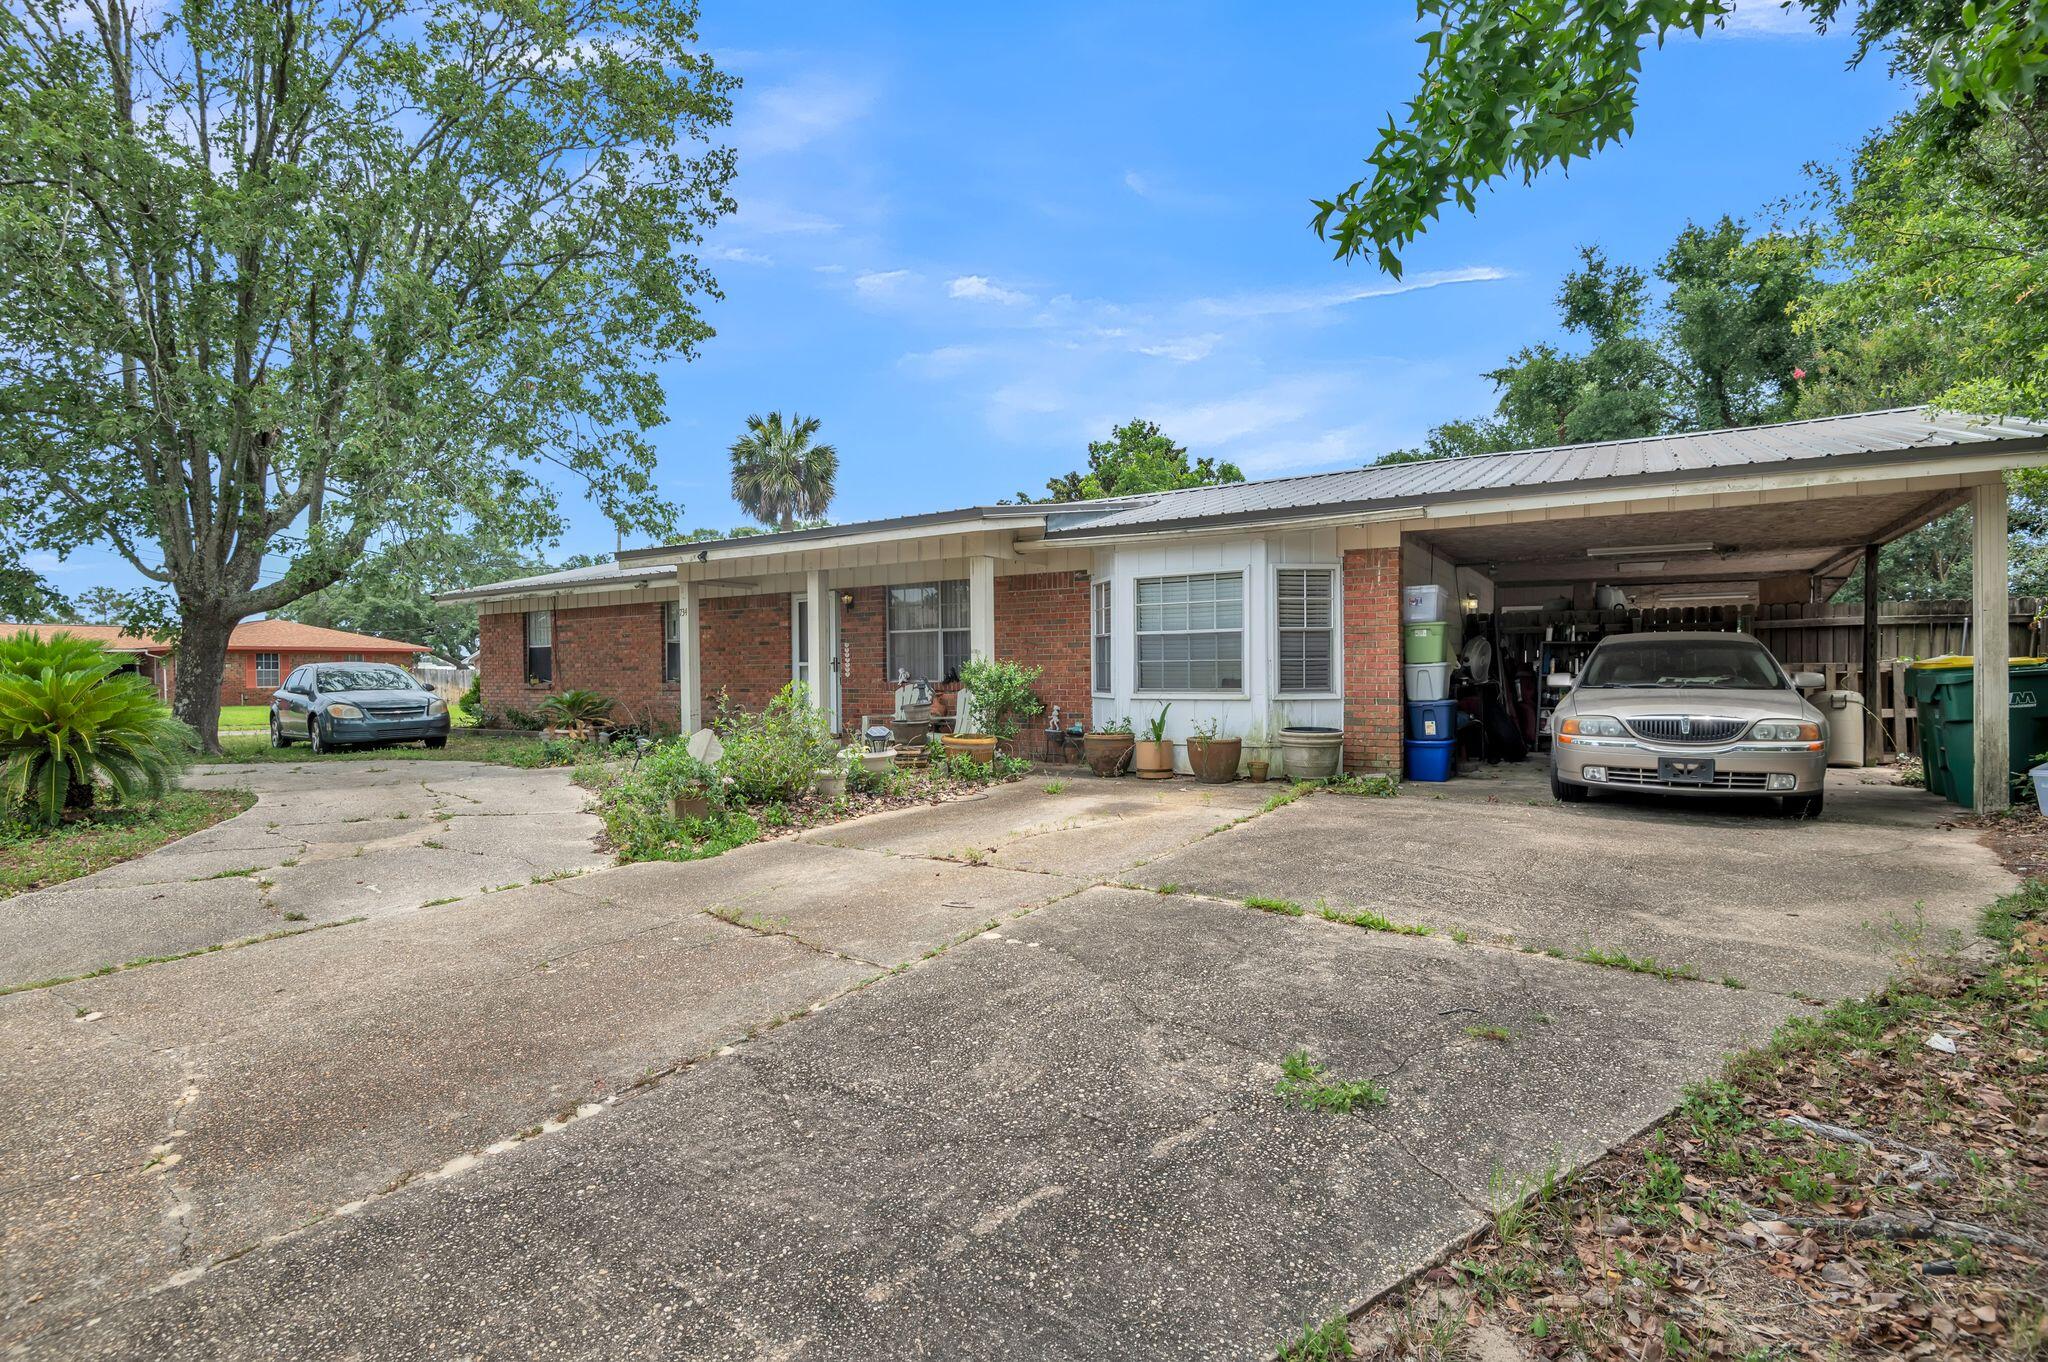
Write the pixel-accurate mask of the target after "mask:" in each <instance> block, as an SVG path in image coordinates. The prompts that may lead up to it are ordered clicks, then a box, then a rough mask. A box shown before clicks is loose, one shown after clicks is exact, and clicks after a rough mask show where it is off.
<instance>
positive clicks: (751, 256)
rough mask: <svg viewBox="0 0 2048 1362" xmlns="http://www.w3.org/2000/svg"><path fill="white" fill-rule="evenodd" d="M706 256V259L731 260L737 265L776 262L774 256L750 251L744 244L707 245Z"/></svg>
mask: <svg viewBox="0 0 2048 1362" xmlns="http://www.w3.org/2000/svg"><path fill="white" fill-rule="evenodd" d="M704 258H705V259H706V260H730V261H731V262H732V263H733V264H735V265H772V264H774V263H775V261H774V259H773V257H770V256H765V255H763V254H761V253H760V252H759V251H750V250H748V249H747V248H746V247H744V246H706V247H705V248H704Z"/></svg>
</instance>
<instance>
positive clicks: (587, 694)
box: [540, 687, 612, 729]
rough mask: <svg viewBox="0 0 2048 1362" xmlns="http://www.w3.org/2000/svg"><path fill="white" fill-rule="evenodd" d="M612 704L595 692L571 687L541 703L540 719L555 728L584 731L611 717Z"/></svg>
mask: <svg viewBox="0 0 2048 1362" xmlns="http://www.w3.org/2000/svg"><path fill="white" fill-rule="evenodd" d="M611 712H612V702H611V700H610V699H609V698H608V697H606V696H603V695H599V694H598V693H597V692H596V691H594V690H579V689H576V688H575V687H571V688H570V689H568V690H563V691H558V692H556V693H555V694H553V695H550V696H549V697H548V698H547V699H545V700H543V701H541V702H540V717H541V718H542V719H544V720H546V721H547V722H548V724H549V725H550V726H552V727H555V728H570V729H584V728H591V727H594V726H596V725H598V724H602V723H603V722H604V721H605V720H606V719H607V718H609V717H610V716H611Z"/></svg>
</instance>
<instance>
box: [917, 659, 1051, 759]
mask: <svg viewBox="0 0 2048 1362" xmlns="http://www.w3.org/2000/svg"><path fill="white" fill-rule="evenodd" d="M1041 670H1042V669H1041V668H1038V667H1027V666H1025V665H1024V664H1023V663H1021V662H1003V661H995V660H991V659H988V658H982V657H977V658H974V659H972V660H971V661H969V662H966V663H964V664H962V666H961V668H960V685H961V687H962V689H963V690H965V691H966V692H967V694H968V695H970V696H972V697H973V698H972V699H971V700H970V701H969V705H970V706H971V712H969V709H968V708H963V709H962V710H961V719H960V722H961V723H963V724H964V723H968V722H970V721H971V722H972V723H973V724H974V728H973V729H971V730H970V731H968V732H965V733H951V734H947V735H946V736H944V737H943V738H941V739H940V741H941V742H942V743H943V744H944V746H945V748H946V751H947V753H948V754H949V755H952V754H957V753H965V754H966V755H968V756H971V757H973V758H974V759H975V760H976V761H978V762H981V763H982V764H983V765H987V764H988V763H989V762H992V761H994V760H995V755H996V752H997V750H998V749H1002V750H1007V751H1009V752H1012V753H1014V752H1015V751H1016V748H1017V730H1018V729H1019V728H1020V727H1022V721H1023V720H1025V719H1029V718H1031V717H1032V716H1033V715H1035V714H1039V713H1042V712H1044V710H1045V704H1044V702H1043V701H1041V700H1040V699H1039V698H1038V693H1037V692H1036V691H1035V690H1033V689H1032V687H1033V686H1035V685H1037V684H1038V677H1039V674H1040V672H1041Z"/></svg>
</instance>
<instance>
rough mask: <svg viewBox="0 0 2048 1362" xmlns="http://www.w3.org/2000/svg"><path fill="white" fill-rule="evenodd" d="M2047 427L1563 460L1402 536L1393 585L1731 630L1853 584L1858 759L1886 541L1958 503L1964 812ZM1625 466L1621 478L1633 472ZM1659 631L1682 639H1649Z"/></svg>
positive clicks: (1512, 604)
mask: <svg viewBox="0 0 2048 1362" xmlns="http://www.w3.org/2000/svg"><path fill="white" fill-rule="evenodd" d="M2043 435H2044V430H2043V428H2041V427H2038V426H2032V425H2028V424H2024V423H2021V424H2014V423H1996V424H1991V423H1985V422H1982V421H1978V420H1972V419H1968V418H1951V419H1949V420H1947V421H1944V420H1943V419H1942V418H1941V417H1939V416H1936V415H1933V414H1930V413H1926V412H1923V411H1921V410H1918V409H1915V410H1912V411H1904V412H1894V413H1870V414H1866V415H1863V416H1857V417H1848V418H1839V419H1838V420H1837V421H1833V422H1801V423H1794V424H1788V425H1781V426H1772V427H1761V428H1752V429H1749V430H1738V431H1720V432H1709V433H1705V434H1702V435H1696V436H1683V437H1664V438H1662V439H1654V440H1646V441H1624V442H1616V443H1613V444H1608V445H1588V446H1577V447H1574V448H1573V449H1571V450H1569V451H1559V453H1570V454H1572V455H1574V456H1576V457H1577V459H1578V460H1579V461H1580V462H1581V464H1582V466H1581V467H1580V468H1577V469H1574V470H1572V471H1573V472H1576V473H1577V474H1578V476H1577V477H1575V478H1573V479H1571V485H1570V486H1568V487H1564V488H1554V489H1545V490H1543V491H1540V492H1539V491H1535V490H1534V489H1531V490H1530V491H1528V492H1523V493H1520V494H1515V495H1511V496H1505V497H1500V498H1497V499H1493V500H1492V501H1490V502H1477V501H1475V499H1474V498H1472V497H1469V496H1455V495H1454V496H1446V497H1444V498H1443V499H1441V500H1436V501H1433V502H1432V503H1431V504H1429V505H1427V506H1425V507H1423V508H1421V515H1420V518H1419V519H1415V520H1409V521H1406V522H1404V523H1403V524H1402V526H1401V531H1402V551H1403V561H1404V576H1407V577H1409V578H1411V579H1412V578H1414V577H1415V576H1416V575H1417V574H1418V573H1426V574H1428V576H1429V577H1430V578H1433V579H1435V580H1439V581H1444V582H1446V583H1455V589H1456V594H1457V595H1458V596H1460V597H1462V598H1463V599H1465V600H1466V601H1468V602H1473V603H1479V602H1484V606H1485V608H1489V609H1494V610H1501V611H1505V612H1513V611H1514V610H1515V609H1516V608H1517V607H1536V606H1543V605H1549V606H1551V607H1553V608H1558V607H1570V608H1573V609H1574V610H1576V611H1580V612H1584V611H1587V610H1591V609H1593V608H1594V607H1595V606H1596V604H1600V603H1604V602H1606V601H1609V600H1611V599H1612V598H1611V597H1609V596H1607V595H1606V593H1605V592H1604V591H1602V590H1601V589H1602V588H1619V589H1620V591H1621V592H1622V593H1623V595H1624V596H1625V597H1626V599H1627V600H1628V602H1629V603H1630V605H1631V606H1634V607H1640V608H1644V609H1651V608H1662V609H1661V610H1660V618H1664V619H1684V620H1686V621H1688V623H1689V622H1690V621H1692V620H1693V619H1697V620H1698V621H1699V623H1698V624H1697V626H1696V627H1701V628H1709V629H1720V628H1728V627H1739V626H1740V624H1742V623H1746V622H1747V621H1749V620H1751V619H1753V618H1754V615H1755V611H1756V609H1757V607H1759V606H1771V605H1787V604H1796V603H1805V602H1816V603H1817V602H1824V601H1826V600H1828V599H1829V598H1830V597H1831V596H1832V595H1833V594H1834V593H1835V592H1836V591H1838V590H1839V589H1840V588H1841V587H1842V585H1843V584H1844V583H1845V582H1847V581H1848V580H1849V579H1850V578H1851V577H1852V576H1853V575H1854V574H1855V572H1856V569H1858V568H1859V567H1860V568H1861V569H1862V570H1863V571H1862V596H1861V600H1862V605H1863V630H1862V636H1863V666H1862V668H1861V676H1862V686H1863V701H1864V711H1865V720H1864V721H1865V726H1866V727H1865V731H1866V734H1867V739H1866V748H1867V750H1870V751H1875V750H1877V732H1876V729H1877V725H1878V718H1877V712H1878V708H1879V700H1878V695H1877V684H1878V672H1879V668H1878V655H1877V649H1878V627H1877V625H1878V604H1879V602H1880V600H1881V599H1882V598H1883V591H1884V583H1883V581H1882V578H1881V574H1880V573H1879V572H1878V570H1877V565H1878V551H1879V549H1880V548H1882V547H1883V546H1884V545H1885V544H1888V543H1890V542H1891V541H1893V540H1895V539H1897V538H1899V537H1900V536H1902V535H1905V534H1908V533H1910V532H1911V531H1913V530H1916V529H1918V528H1920V527H1921V526H1923V525H1925V524H1927V523H1928V522H1930V521H1932V520H1934V519H1936V518H1937V517H1940V516H1942V515H1944V514H1946V513H1948V512H1949V511H1951V510H1954V509H1955V508H1957V507H1959V506H1967V507H1969V509H1970V514H1971V517H1972V520H1973V525H1974V534H1973V556H1972V564H1971V566H1972V583H1973V590H1974V614H1975V618H1976V619H1979V620H1991V621H1996V624H1995V625H1994V626H1993V627H1990V628H1984V629H1973V630H1972V634H1971V637H1972V640H1973V645H1974V647H1973V651H1974V654H1975V657H1976V667H1977V673H1978V677H1979V684H1978V685H1977V687H1976V707H1977V713H1976V725H1975V728H1976V745H1977V755H1976V771H1977V791H1976V797H1977V807H1978V808H1979V809H1998V808H2003V807H2005V806H2006V804H2007V803H2008V792H2007V789H2006V785H2005V777H2004V772H2005V770H2006V768H2007V765H2008V751H2007V749H2008V739H2009V735H2008V725H2007V723H2006V722H2005V712H2006V695H2007V687H2006V685H2005V684H2004V682H2003V681H2002V680H1999V681H1996V682H1994V683H1991V684H1985V683H1984V681H1983V678H1984V677H1985V676H1986V675H1989V676H1991V677H1996V678H2002V677H2003V675H2004V673H2005V670H2006V668H2007V665H2008V662H2009V657H2008V651H2009V646H2008V639H2007V630H2006V628H2005V619H2006V613H2007V548H2006V542H2007V539H2006V537H2007V517H2006V489H2005V482H2004V478H2005V474H2006V472H2007V471H2009V470H2011V469H2014V468H2018V467H2024V466H2027V465H2030V464H2034V463H2038V462H2040V460H2041V458H2042V450H2043V447H2044V442H2043ZM1632 463H1633V464H1634V465H1635V467H1634V469H1633V470H1631V468H1630V465H1631V464H1632ZM1656 627H1665V628H1668V627H1687V626H1686V625H1685V624H1679V625H1676V626H1674V625H1672V624H1660V625H1658V626H1656Z"/></svg>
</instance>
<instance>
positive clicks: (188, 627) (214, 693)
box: [171, 609, 240, 753]
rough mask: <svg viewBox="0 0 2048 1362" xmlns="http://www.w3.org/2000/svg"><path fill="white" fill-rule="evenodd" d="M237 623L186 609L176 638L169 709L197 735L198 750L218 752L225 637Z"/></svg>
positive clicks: (226, 654)
mask: <svg viewBox="0 0 2048 1362" xmlns="http://www.w3.org/2000/svg"><path fill="white" fill-rule="evenodd" d="M238 623H240V621H239V620H232V619H228V618H225V617H224V616H221V615H215V614H208V613H204V612H201V611H197V610H192V609H187V610H186V611H185V612H184V614H183V618H182V621H181V625H182V628H181V632H180V633H179V635H178V681H177V688H176V689H175V690H174V691H173V692H172V699H171V708H172V710H173V711H174V712H175V713H176V714H177V716H178V717H179V718H180V719H183V720H184V721H185V722H186V723H188V724H190V725H191V726H192V730H193V732H195V733H197V734H198V735H199V750H200V751H202V752H213V753H218V752H219V751H220V683H221V677H222V676H223V675H224V674H225V673H226V671H227V661H228V635H229V634H230V633H232V632H233V631H234V627H235V625H236V624H238Z"/></svg>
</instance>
